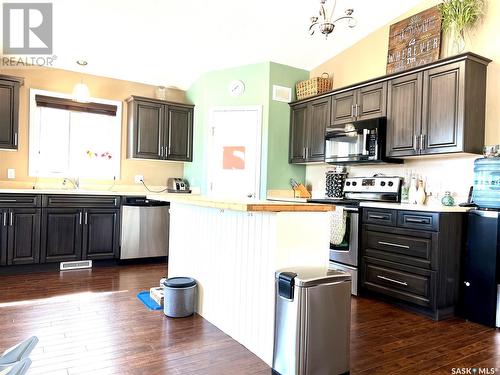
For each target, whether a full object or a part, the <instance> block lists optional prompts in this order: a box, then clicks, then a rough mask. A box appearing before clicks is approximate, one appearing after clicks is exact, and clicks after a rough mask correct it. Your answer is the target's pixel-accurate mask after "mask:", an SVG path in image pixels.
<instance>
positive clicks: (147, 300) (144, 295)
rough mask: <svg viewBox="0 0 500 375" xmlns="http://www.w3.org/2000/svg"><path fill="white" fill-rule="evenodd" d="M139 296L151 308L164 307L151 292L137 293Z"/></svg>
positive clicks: (158, 308) (159, 308) (160, 308)
mask: <svg viewBox="0 0 500 375" xmlns="http://www.w3.org/2000/svg"><path fill="white" fill-rule="evenodd" d="M137 298H139V300H140V301H141V302H142V303H143V304H144V305H145V306H146V307H147V308H148V309H150V310H162V309H163V307H162V306H160V305H158V304H157V303H156V302H155V300H153V299H152V298H151V297H150V295H149V292H146V291H142V292H139V293H138V294H137Z"/></svg>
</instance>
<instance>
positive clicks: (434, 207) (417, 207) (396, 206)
mask: <svg viewBox="0 0 500 375" xmlns="http://www.w3.org/2000/svg"><path fill="white" fill-rule="evenodd" d="M360 207H373V208H388V209H393V210H408V211H427V212H467V211H469V210H470V209H471V207H460V206H443V205H439V204H429V205H421V204H408V203H387V202H361V203H360Z"/></svg>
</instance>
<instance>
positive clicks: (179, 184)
mask: <svg viewBox="0 0 500 375" xmlns="http://www.w3.org/2000/svg"><path fill="white" fill-rule="evenodd" d="M167 191H168V192H169V193H191V190H189V183H188V182H187V181H186V180H183V179H182V178H169V179H168V180H167Z"/></svg>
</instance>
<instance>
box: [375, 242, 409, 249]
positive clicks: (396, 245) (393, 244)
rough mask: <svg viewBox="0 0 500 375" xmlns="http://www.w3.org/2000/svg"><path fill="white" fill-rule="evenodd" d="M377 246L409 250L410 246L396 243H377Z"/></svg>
mask: <svg viewBox="0 0 500 375" xmlns="http://www.w3.org/2000/svg"><path fill="white" fill-rule="evenodd" d="M378 243H379V245H386V246H392V247H401V248H403V249H409V248H410V246H408V245H400V244H398V243H392V242H385V241H378Z"/></svg>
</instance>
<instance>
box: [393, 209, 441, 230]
mask: <svg viewBox="0 0 500 375" xmlns="http://www.w3.org/2000/svg"><path fill="white" fill-rule="evenodd" d="M398 227H403V228H411V229H424V230H433V231H437V230H438V228H439V213H437V212H415V211H399V212H398Z"/></svg>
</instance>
